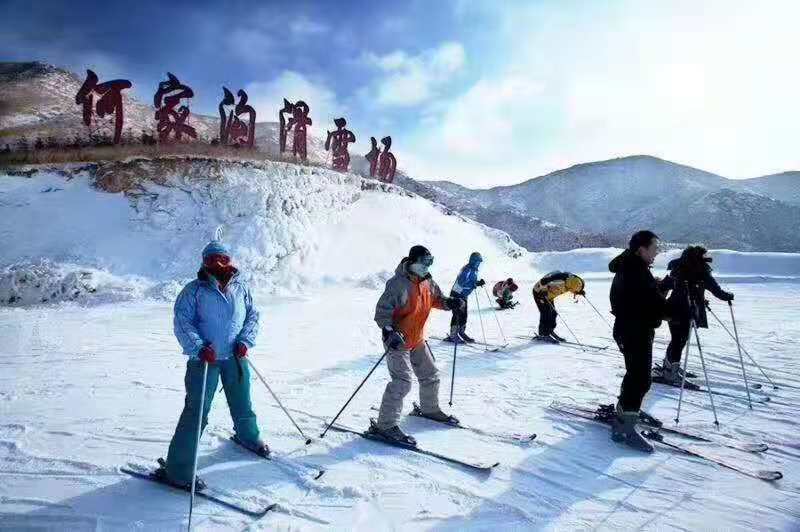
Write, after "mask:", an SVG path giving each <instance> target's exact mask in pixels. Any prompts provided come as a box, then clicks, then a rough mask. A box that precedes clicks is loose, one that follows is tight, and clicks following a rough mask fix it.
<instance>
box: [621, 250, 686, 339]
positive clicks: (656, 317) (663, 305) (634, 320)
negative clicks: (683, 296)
mask: <svg viewBox="0 0 800 532" xmlns="http://www.w3.org/2000/svg"><path fill="white" fill-rule="evenodd" d="M608 269H609V270H610V271H611V272H613V273H614V280H613V281H612V283H611V293H610V299H611V313H612V314H614V317H615V318H616V324H615V325H616V327H619V328H620V329H621V330H622V331H624V332H625V333H628V334H643V333H646V332H649V331H652V330H653V329H656V328H658V327H659V326H660V325H661V321H662V320H663V319H664V318H666V317H667V313H668V306H667V300H666V298H665V297H664V293H665V292H666V290H668V289H669V288H670V282H671V280H667V279H665V281H664V282H662V283H659V282H658V281H657V280H656V279H655V277H653V274H652V273H650V267H649V266H648V265H647V264H646V263H645V262H644V260H642V258H641V257H639V256H638V255H636V254H635V253H633V252H632V251H630V250H625V251H623V252H622V253H621V254H620V255H618V256H617V257H616V258H615V259H614V260H612V261H611V262H610V263H609V264H608Z"/></svg>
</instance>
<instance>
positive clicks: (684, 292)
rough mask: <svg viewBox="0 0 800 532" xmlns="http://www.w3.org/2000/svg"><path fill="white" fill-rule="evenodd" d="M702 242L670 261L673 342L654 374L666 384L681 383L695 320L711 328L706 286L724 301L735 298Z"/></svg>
mask: <svg viewBox="0 0 800 532" xmlns="http://www.w3.org/2000/svg"><path fill="white" fill-rule="evenodd" d="M706 253H708V251H707V250H706V249H705V248H704V247H702V246H689V247H687V248H686V249H685V250H683V253H682V254H681V256H680V257H679V258H677V259H673V260H671V261H670V262H669V264H668V265H667V269H668V270H669V271H670V275H669V276H670V277H671V278H672V279H673V281H674V289H673V291H672V294H671V295H670V296H669V299H668V301H669V305H670V319H669V332H670V336H671V338H670V342H669V345H668V346H667V353H666V355H665V356H664V362H663V363H662V365H661V367H660V368H655V369H654V371H653V376H654V377H655V378H656V379H657V380H659V381H661V382H664V383H666V384H673V385H674V384H680V382H681V378H682V377H683V369H681V367H680V362H681V354H682V353H683V348H684V347H685V346H686V342H687V341H688V340H689V334H690V330H689V329H690V326H691V320H692V318H694V322H695V325H696V326H697V327H701V328H704V329H705V328H708V316H707V315H706V305H707V304H708V303H707V301H706V298H705V291H706V288H708V290H709V291H710V292H711V293H712V294H714V296H715V297H716V298H717V299H720V300H722V301H733V294H732V293H730V292H726V291H725V290H723V289H722V288H720V286H719V284H717V281H716V280H715V279H714V277H713V276H712V275H711V266H710V264H709V263H710V262H711V257H707V256H706Z"/></svg>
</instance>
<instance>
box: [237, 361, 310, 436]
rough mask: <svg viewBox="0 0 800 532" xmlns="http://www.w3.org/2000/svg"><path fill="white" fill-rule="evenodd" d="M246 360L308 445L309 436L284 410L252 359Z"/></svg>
mask: <svg viewBox="0 0 800 532" xmlns="http://www.w3.org/2000/svg"><path fill="white" fill-rule="evenodd" d="M246 360H247V363H248V364H250V367H251V368H253V371H255V372H256V375H257V376H258V378H259V380H260V381H261V382H262V383H263V384H264V386H265V387H266V388H267V391H268V392H269V393H270V394H271V395H272V398H273V399H275V402H276V403H278V406H279V407H281V410H283V413H284V414H286V417H288V418H289V421H291V422H292V425H294V428H296V429H297V432H299V433H300V436H302V437H303V439H305V440H306V445H310V444H311V438H309V437H308V436H306V435H305V434H304V433H303V429H301V428H300V427H299V426H298V425H297V423H296V422H295V420H294V418H293V417H292V415H291V414H290V413H289V411H288V410H286V407H285V406H283V403H281V400H280V399H278V396H277V395H275V392H273V391H272V388H270V387H269V384H267V381H266V380H265V379H264V376H263V375H261V372H260V371H258V368H256V366H255V364H253V361H252V360H250V358H249V357H248V358H247V359H246Z"/></svg>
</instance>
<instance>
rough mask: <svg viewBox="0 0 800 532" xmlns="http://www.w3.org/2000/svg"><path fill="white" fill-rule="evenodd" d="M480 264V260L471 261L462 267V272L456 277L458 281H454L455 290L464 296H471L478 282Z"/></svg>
mask: <svg viewBox="0 0 800 532" xmlns="http://www.w3.org/2000/svg"><path fill="white" fill-rule="evenodd" d="M480 265H481V263H480V261H470V262H469V264H467V265H466V266H464V267H463V268H461V272H460V273H459V274H458V277H456V282H455V283H453V288H452V290H453V292H455V293H456V294H459V295H461V297H463V298H467V297H469V295H470V294H471V293H472V291H473V290H475V286H476V283H477V282H478V268H479V267H480Z"/></svg>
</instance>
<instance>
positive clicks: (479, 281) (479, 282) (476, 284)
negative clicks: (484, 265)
mask: <svg viewBox="0 0 800 532" xmlns="http://www.w3.org/2000/svg"><path fill="white" fill-rule="evenodd" d="M485 284H486V281H484V280H483V279H478V282H477V283H475V286H483V285H485Z"/></svg>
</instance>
